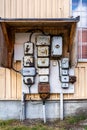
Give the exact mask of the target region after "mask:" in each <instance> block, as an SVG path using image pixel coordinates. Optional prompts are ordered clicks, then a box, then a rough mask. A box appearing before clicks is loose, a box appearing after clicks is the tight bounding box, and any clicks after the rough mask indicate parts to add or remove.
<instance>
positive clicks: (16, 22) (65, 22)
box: [0, 16, 80, 30]
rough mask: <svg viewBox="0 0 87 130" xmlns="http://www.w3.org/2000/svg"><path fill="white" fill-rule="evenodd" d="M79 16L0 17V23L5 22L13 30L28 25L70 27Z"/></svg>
mask: <svg viewBox="0 0 87 130" xmlns="http://www.w3.org/2000/svg"><path fill="white" fill-rule="evenodd" d="M79 19H80V17H79V16H78V17H76V18H53V19H52V18H47V19H39V18H37V19H36V18H33V19H30V18H29V19H28V18H27V19H26V18H25V19H21V18H16V19H15V18H0V23H5V24H6V26H8V27H10V28H12V29H14V30H15V28H16V29H18V28H21V29H22V30H23V28H28V27H59V28H70V27H71V26H72V24H75V23H77V22H78V21H79Z"/></svg>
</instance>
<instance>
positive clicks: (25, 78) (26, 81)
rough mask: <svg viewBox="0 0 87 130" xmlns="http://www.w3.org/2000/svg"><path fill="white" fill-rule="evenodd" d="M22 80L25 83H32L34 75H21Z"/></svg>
mask: <svg viewBox="0 0 87 130" xmlns="http://www.w3.org/2000/svg"><path fill="white" fill-rule="evenodd" d="M23 81H24V84H26V85H30V84H34V77H29V76H28V77H23Z"/></svg>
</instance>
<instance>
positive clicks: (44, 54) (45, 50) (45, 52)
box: [38, 46, 49, 57]
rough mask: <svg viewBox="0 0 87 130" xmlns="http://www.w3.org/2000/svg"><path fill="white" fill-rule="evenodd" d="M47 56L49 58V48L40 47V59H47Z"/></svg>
mask: <svg viewBox="0 0 87 130" xmlns="http://www.w3.org/2000/svg"><path fill="white" fill-rule="evenodd" d="M47 56H49V47H48V46H38V57H47Z"/></svg>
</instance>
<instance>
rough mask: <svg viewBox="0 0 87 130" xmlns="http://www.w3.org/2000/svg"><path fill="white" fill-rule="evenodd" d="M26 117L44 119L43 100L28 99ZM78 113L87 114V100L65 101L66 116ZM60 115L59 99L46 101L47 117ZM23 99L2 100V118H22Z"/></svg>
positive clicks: (0, 106)
mask: <svg viewBox="0 0 87 130" xmlns="http://www.w3.org/2000/svg"><path fill="white" fill-rule="evenodd" d="M25 104H26V118H29V119H36V118H37V119H38V118H40V119H43V104H42V102H41V101H38V102H36V101H33V102H30V101H27V102H26V103H25ZM76 114H77V115H78V114H86V115H87V100H79V101H78V100H77V101H64V117H67V116H74V115H76ZM59 116H60V109H59V101H46V118H50V119H57V118H59ZM20 118H21V101H0V119H3V120H6V119H20Z"/></svg>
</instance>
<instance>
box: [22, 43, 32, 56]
mask: <svg viewBox="0 0 87 130" xmlns="http://www.w3.org/2000/svg"><path fill="white" fill-rule="evenodd" d="M33 53H34V44H33V43H32V42H26V43H24V54H25V55H33Z"/></svg>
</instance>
